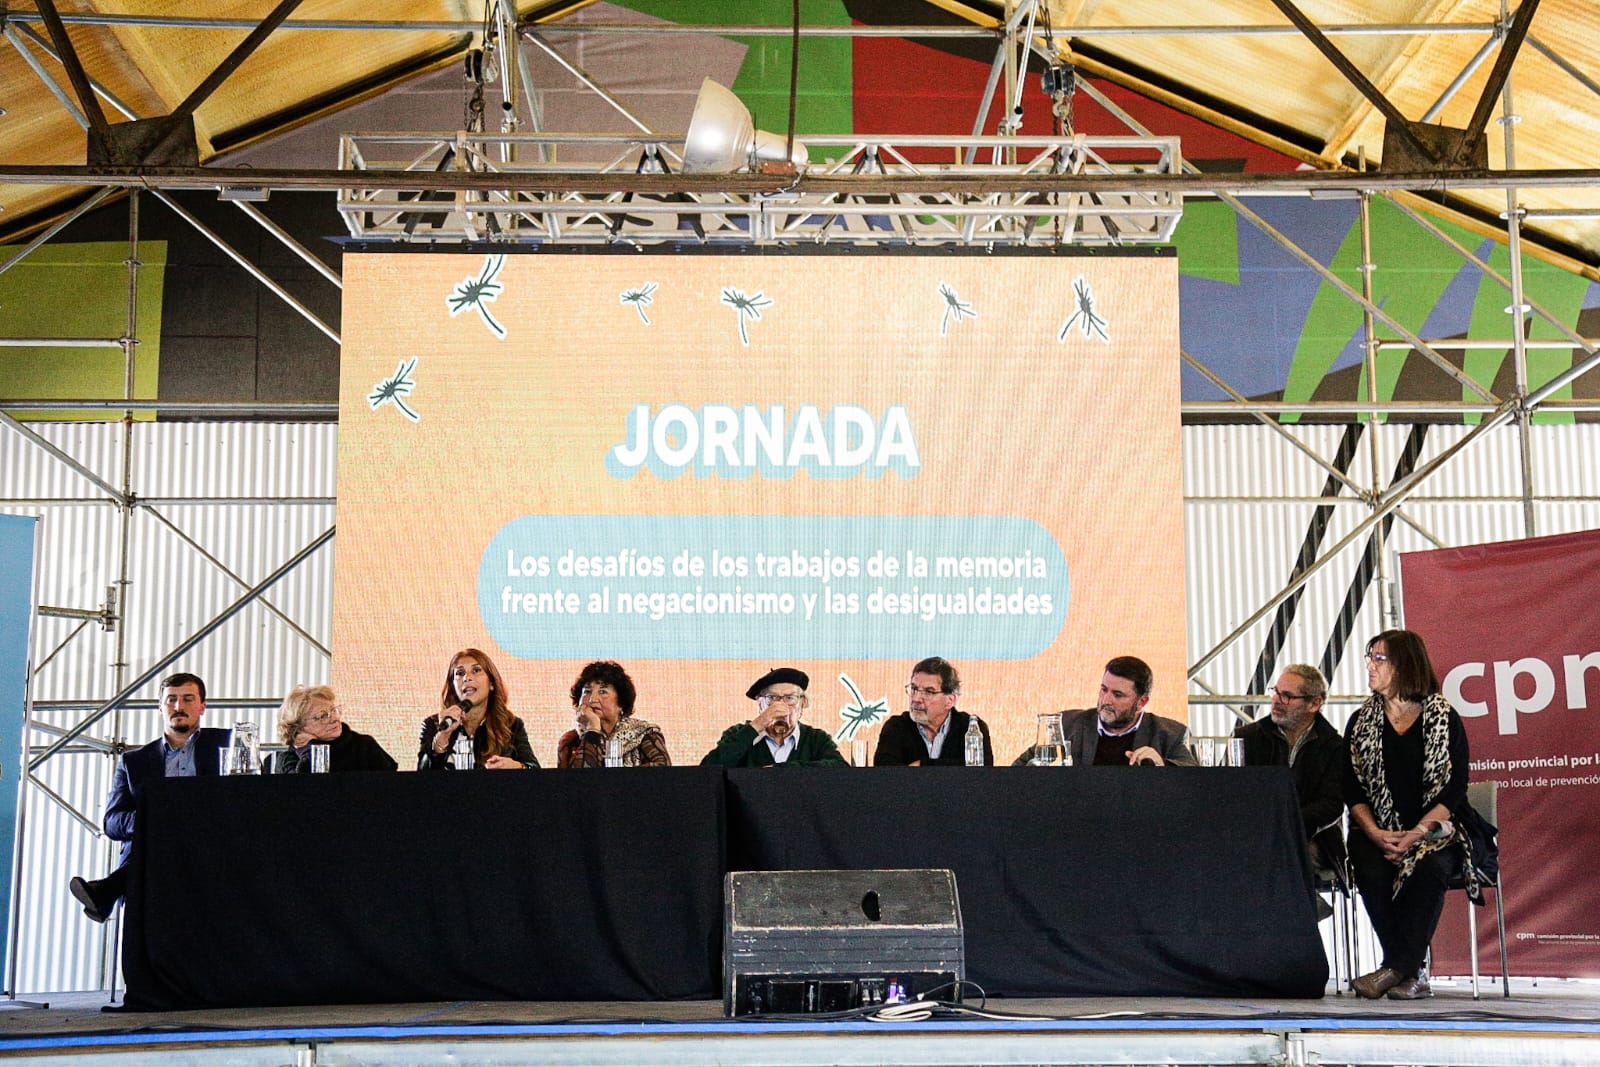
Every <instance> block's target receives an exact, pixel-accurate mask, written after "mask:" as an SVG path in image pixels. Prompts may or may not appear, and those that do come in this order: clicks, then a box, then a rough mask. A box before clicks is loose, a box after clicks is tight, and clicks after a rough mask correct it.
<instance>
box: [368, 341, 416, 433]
mask: <svg viewBox="0 0 1600 1067" xmlns="http://www.w3.org/2000/svg"><path fill="white" fill-rule="evenodd" d="M416 369H417V360H416V357H414V356H413V357H412V358H411V360H410V362H407V361H406V360H401V361H400V362H399V363H398V364H396V365H395V368H394V375H393V376H392V377H389V378H385V379H384V380H383V381H381V382H379V383H378V384H377V385H375V386H373V387H372V392H370V393H368V394H367V409H368V410H370V411H377V410H378V409H379V408H381V407H382V406H383V405H385V404H393V405H394V406H395V407H397V408H399V409H400V414H402V415H404V416H405V417H406V418H408V419H410V420H411V421H412V422H421V421H422V416H421V415H418V414H417V413H416V412H415V411H412V410H411V409H410V408H408V407H406V405H405V401H403V400H401V399H400V398H401V397H403V396H405V395H406V394H407V393H409V392H411V390H413V389H415V388H416V387H417V383H416V382H414V381H412V380H411V373H412V371H415V370H416Z"/></svg>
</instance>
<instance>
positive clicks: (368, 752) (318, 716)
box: [269, 685, 399, 774]
mask: <svg viewBox="0 0 1600 1067" xmlns="http://www.w3.org/2000/svg"><path fill="white" fill-rule="evenodd" d="M278 740H279V741H281V742H282V743H283V744H285V745H287V746H289V747H287V748H285V749H284V750H283V751H282V752H278V753H275V754H274V755H273V756H272V757H270V760H269V770H270V773H272V774H308V773H310V771H311V769H312V764H313V763H314V762H317V761H318V759H320V754H317V753H316V749H317V748H325V749H326V750H327V753H328V755H327V761H328V762H327V769H328V770H330V771H392V770H396V769H397V768H398V767H399V764H397V763H395V761H394V757H393V756H391V755H389V753H387V752H385V751H384V750H383V746H382V745H380V744H378V742H377V741H376V740H374V739H373V738H371V737H368V736H367V735H366V734H364V733H360V732H358V731H356V730H352V729H351V728H350V727H349V726H347V725H345V722H344V718H343V715H342V714H341V710H340V708H339V703H338V700H337V698H336V697H335V696H334V695H333V690H332V689H330V688H328V687H327V686H325V685H297V686H295V687H294V688H293V689H291V690H289V695H288V696H286V697H284V698H283V703H282V704H281V705H279V707H278Z"/></svg>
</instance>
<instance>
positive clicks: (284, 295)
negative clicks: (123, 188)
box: [150, 189, 340, 344]
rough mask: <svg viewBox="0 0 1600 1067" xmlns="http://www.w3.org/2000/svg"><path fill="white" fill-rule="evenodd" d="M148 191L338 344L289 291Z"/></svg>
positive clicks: (158, 194)
mask: <svg viewBox="0 0 1600 1067" xmlns="http://www.w3.org/2000/svg"><path fill="white" fill-rule="evenodd" d="M150 191H151V192H152V193H154V194H155V196H156V198H157V199H158V200H160V201H161V202H162V203H163V204H165V205H167V206H168V207H169V208H171V209H172V210H173V211H174V212H175V213H176V214H177V215H178V217H179V218H181V219H183V220H184V221H185V222H187V223H188V224H189V225H190V226H193V227H194V228H195V229H196V230H198V231H199V232H200V234H201V236H203V237H204V238H205V239H206V240H208V241H210V242H211V243H212V244H214V245H216V246H217V247H218V248H220V249H222V251H223V252H224V253H225V254H226V255H227V257H228V258H229V259H231V260H233V261H234V262H235V263H237V264H239V266H241V267H243V268H244V269H245V272H246V273H247V274H249V275H250V277H252V278H254V279H255V280H256V281H258V282H260V283H261V284H262V285H264V286H266V287H267V288H268V289H270V290H271V291H272V292H273V294H274V295H276V296H277V298H278V299H279V300H282V301H283V302H284V303H285V304H288V305H289V306H290V307H292V308H294V309H295V310H296V311H298V312H299V313H300V316H301V317H302V318H304V319H305V320H306V321H307V322H309V323H311V325H313V326H315V327H316V328H317V329H319V330H321V331H322V332H323V333H324V334H325V335H327V337H328V339H329V340H331V341H332V342H333V343H334V344H339V343H340V341H339V334H338V331H336V330H334V329H333V327H331V326H329V325H328V324H327V323H325V322H323V321H322V320H321V319H319V318H317V316H316V315H314V314H313V313H312V311H311V309H310V308H308V307H306V306H305V305H304V304H302V303H300V301H298V300H296V299H295V298H294V297H292V296H290V295H289V290H287V289H285V288H284V287H283V286H281V285H279V284H278V283H277V282H275V281H273V280H272V279H271V278H269V277H267V276H266V274H264V273H262V271H261V270H260V269H258V268H257V267H256V265H255V264H254V263H251V262H250V261H249V260H248V259H245V258H244V256H242V255H240V254H239V253H238V252H236V251H235V250H234V249H233V247H232V246H231V245H229V244H228V242H226V241H224V240H223V239H222V238H221V237H218V236H217V235H216V234H215V233H212V232H211V230H210V229H208V228H207V227H206V224H205V223H203V222H201V221H200V220H199V219H197V218H195V217H194V216H193V215H191V214H189V212H188V211H186V210H184V209H183V208H182V207H180V206H179V204H178V202H177V201H175V200H173V199H172V197H170V196H168V195H167V194H166V193H164V192H162V191H161V190H160V189H152V190H150Z"/></svg>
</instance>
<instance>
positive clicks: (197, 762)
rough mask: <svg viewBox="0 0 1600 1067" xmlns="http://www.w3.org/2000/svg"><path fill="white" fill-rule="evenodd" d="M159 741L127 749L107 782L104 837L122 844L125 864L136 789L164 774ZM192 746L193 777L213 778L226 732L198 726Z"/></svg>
mask: <svg viewBox="0 0 1600 1067" xmlns="http://www.w3.org/2000/svg"><path fill="white" fill-rule="evenodd" d="M161 741H162V739H161V738H159V737H158V738H156V739H155V740H154V741H152V742H150V743H149V744H148V745H144V746H143V747H141V748H135V749H129V750H128V751H127V752H124V753H123V754H122V758H121V759H119V760H117V770H116V774H115V775H114V776H113V777H112V779H111V796H110V797H109V798H108V799H107V800H106V817H105V820H104V826H105V829H106V836H107V837H109V838H111V839H112V840H113V841H121V842H122V860H121V862H127V859H128V849H129V847H130V846H131V845H132V844H133V817H134V815H135V814H136V813H137V812H138V810H139V790H140V789H142V788H144V786H145V783H147V782H149V781H150V780H151V779H153V778H165V777H166V775H167V761H166V758H165V757H163V756H162V755H161ZM192 744H193V745H194V746H195V749H194V773H195V775H196V776H197V777H200V776H204V777H211V776H213V775H215V774H216V773H217V771H218V770H219V769H220V767H221V765H222V756H221V752H222V750H223V749H225V748H227V747H228V731H227V730H224V729H222V728H220V727H214V726H202V727H201V728H200V734H199V736H197V737H196V738H195V739H194V741H193V742H192Z"/></svg>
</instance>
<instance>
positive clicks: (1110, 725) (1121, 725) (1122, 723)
mask: <svg viewBox="0 0 1600 1067" xmlns="http://www.w3.org/2000/svg"><path fill="white" fill-rule="evenodd" d="M1108 714H1109V715H1110V716H1111V717H1110V718H1107V717H1106V716H1107V715H1108ZM1116 715H1117V709H1116V708H1113V707H1112V706H1111V705H1110V704H1102V705H1101V706H1100V722H1101V723H1102V724H1104V726H1105V727H1106V729H1108V730H1123V729H1126V728H1127V727H1129V726H1132V725H1133V721H1134V720H1135V719H1137V718H1138V717H1139V713H1138V712H1137V711H1131V712H1129V713H1128V716H1127V718H1125V719H1119V718H1117V717H1116Z"/></svg>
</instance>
